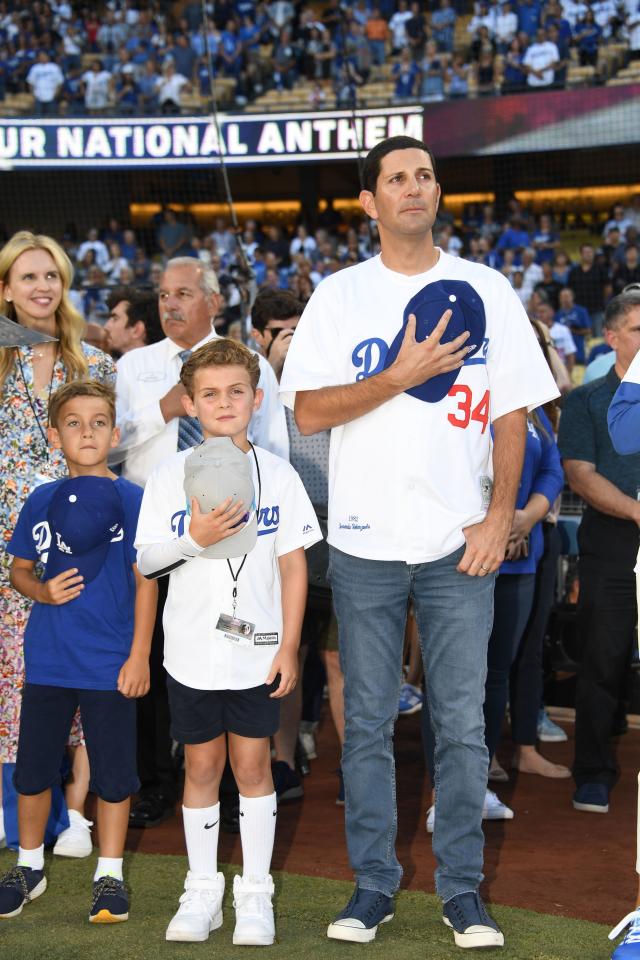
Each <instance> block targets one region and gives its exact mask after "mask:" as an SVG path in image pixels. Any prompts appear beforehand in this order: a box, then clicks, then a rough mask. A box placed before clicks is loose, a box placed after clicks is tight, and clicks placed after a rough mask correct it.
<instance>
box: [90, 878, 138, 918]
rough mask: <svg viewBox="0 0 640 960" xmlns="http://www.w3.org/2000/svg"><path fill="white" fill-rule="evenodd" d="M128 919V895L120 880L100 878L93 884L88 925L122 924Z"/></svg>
mask: <svg viewBox="0 0 640 960" xmlns="http://www.w3.org/2000/svg"><path fill="white" fill-rule="evenodd" d="M128 919H129V894H128V893H127V888H126V887H125V885H124V883H123V882H122V880H116V878H115V877H100V879H99V880H96V881H95V882H94V884H93V899H92V901H91V910H90V911H89V922H90V923H122V921H123V920H128Z"/></svg>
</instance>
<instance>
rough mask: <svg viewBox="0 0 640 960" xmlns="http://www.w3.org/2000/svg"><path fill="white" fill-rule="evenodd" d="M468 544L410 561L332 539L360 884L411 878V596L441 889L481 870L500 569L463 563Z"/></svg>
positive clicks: (473, 882)
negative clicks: (398, 751) (399, 750)
mask: <svg viewBox="0 0 640 960" xmlns="http://www.w3.org/2000/svg"><path fill="white" fill-rule="evenodd" d="M463 552H464V551H463V548H460V550H457V551H456V552H455V553H452V554H450V555H449V556H448V557H444V558H443V559H441V560H436V561H433V562H432V563H420V564H415V565H410V564H406V563H403V562H398V561H380V560H362V559H360V558H359V557H353V556H350V555H348V554H345V553H342V552H341V551H339V550H336V549H335V548H334V547H330V552H329V575H330V580H331V586H332V590H333V600H334V605H335V609H336V616H337V618H338V628H339V635H340V661H341V665H342V670H343V673H344V707H345V743H344V751H343V757H342V769H343V773H344V783H345V798H346V810H345V820H346V834H347V846H348V850H349V858H350V860H351V865H352V867H353V869H354V871H355V874H356V879H357V882H358V885H359V886H360V887H363V888H364V889H367V890H377V891H381V892H382V893H384V894H386V895H387V896H392V895H393V894H394V893H395V891H396V890H397V889H398V887H399V885H400V880H401V878H402V867H401V866H400V864H399V862H398V859H397V857H396V852H395V841H396V833H397V811H396V790H395V765H394V756H393V727H394V723H395V719H396V716H397V714H398V697H399V693H400V683H401V673H402V648H403V641H404V627H405V622H406V617H407V604H408V601H409V599H410V598H411V599H413V602H414V606H415V612H416V618H417V623H418V631H419V634H420V642H421V646H422V657H423V660H424V666H425V672H426V677H427V691H428V695H429V704H430V710H431V722H432V725H433V730H434V734H435V741H436V747H435V789H436V827H435V832H434V835H433V852H434V855H435V857H436V860H437V864H438V866H437V869H436V890H437V892H438V895H439V896H440V897H441V898H442V900H443V901H446V900H449V899H450V898H451V897H454V896H456V895H457V894H460V893H464V892H465V891H468V890H476V889H477V888H478V886H479V884H480V882H481V881H482V854H483V846H484V836H483V833H482V826H481V824H482V806H483V803H484V794H485V789H486V786H487V770H488V761H489V755H488V753H487V748H486V747H485V743H484V717H483V712H482V704H483V701H484V684H485V677H486V669H487V667H486V664H487V643H488V639H489V633H490V631H491V624H492V620H493V587H494V581H495V577H494V575H490V576H486V577H469V576H467V575H466V574H462V573H458V572H457V570H456V564H457V563H459V561H460V558H461V557H462V554H463Z"/></svg>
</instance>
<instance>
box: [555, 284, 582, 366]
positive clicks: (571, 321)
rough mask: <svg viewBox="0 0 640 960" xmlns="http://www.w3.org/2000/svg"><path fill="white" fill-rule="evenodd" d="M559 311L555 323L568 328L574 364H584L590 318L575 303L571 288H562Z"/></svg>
mask: <svg viewBox="0 0 640 960" xmlns="http://www.w3.org/2000/svg"><path fill="white" fill-rule="evenodd" d="M559 303H560V306H559V309H558V311H557V312H556V315H555V320H556V322H557V323H564V324H565V326H567V327H569V330H570V331H571V335H572V337H573V341H574V343H575V346H576V363H581V364H584V362H585V360H586V357H585V349H584V346H585V345H584V340H585V337H588V336H590V334H591V318H590V316H589V313H588V311H587V310H585V308H584V307H581V306H580V304H579V303H576V302H575V297H574V296H573V290H572V289H571V287H563V288H562V290H561V291H560V294H559Z"/></svg>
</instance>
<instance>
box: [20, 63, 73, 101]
mask: <svg viewBox="0 0 640 960" xmlns="http://www.w3.org/2000/svg"><path fill="white" fill-rule="evenodd" d="M27 83H28V84H29V86H30V87H31V89H32V90H33V95H34V97H35V98H36V100H39V101H40V102H41V103H51V101H52V100H53V98H54V97H55V95H56V91H57V90H58V87H61V86H62V84H63V83H64V76H63V75H62V70H61V69H60V67H59V66H58V64H57V63H53V62H52V61H49V62H48V63H34V65H33V66H32V67H31V68H30V70H29V73H28V74H27Z"/></svg>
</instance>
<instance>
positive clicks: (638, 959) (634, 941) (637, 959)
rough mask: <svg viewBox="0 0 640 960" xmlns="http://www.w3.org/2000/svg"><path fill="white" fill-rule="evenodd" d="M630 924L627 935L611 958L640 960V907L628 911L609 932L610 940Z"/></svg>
mask: <svg viewBox="0 0 640 960" xmlns="http://www.w3.org/2000/svg"><path fill="white" fill-rule="evenodd" d="M626 926H628V927H629V929H628V930H627V935H626V937H625V938H624V940H623V941H622V943H619V944H618V946H617V947H616V948H615V950H614V951H613V953H612V954H611V960H640V907H636V909H635V910H634V911H633V913H628V914H627V916H626V917H625V918H624V920H621V921H620V923H619V924H618V926H617V927H615V928H614V929H613V930H612V931H611V933H610V934H609V940H615V938H616V937H618V936H620V934H621V933H622V931H623V930H624V928H625V927H626Z"/></svg>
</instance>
